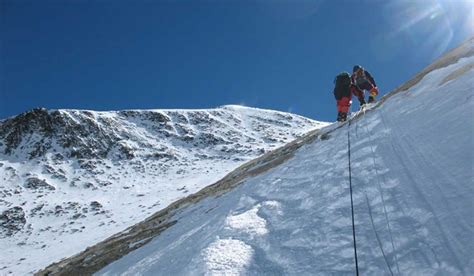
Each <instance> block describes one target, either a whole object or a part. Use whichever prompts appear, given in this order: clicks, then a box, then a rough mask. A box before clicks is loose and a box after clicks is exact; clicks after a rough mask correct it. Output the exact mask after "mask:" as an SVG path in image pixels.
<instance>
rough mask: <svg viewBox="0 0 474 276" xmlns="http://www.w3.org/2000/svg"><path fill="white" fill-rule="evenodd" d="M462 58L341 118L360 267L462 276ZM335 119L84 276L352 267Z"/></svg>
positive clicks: (467, 270)
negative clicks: (278, 159)
mask: <svg viewBox="0 0 474 276" xmlns="http://www.w3.org/2000/svg"><path fill="white" fill-rule="evenodd" d="M468 47H470V51H471V53H472V50H473V48H474V47H473V44H472V42H471V43H469V44H468ZM473 65H474V57H473V56H472V55H471V56H470V57H466V58H462V59H460V60H458V61H457V63H455V64H451V65H448V66H446V67H444V68H439V69H437V70H434V71H432V72H430V73H429V74H427V75H425V76H424V77H423V78H422V79H421V80H420V81H419V82H417V83H416V84H415V85H414V86H412V87H411V88H410V89H408V90H407V91H404V92H401V93H398V94H396V95H393V96H392V97H391V98H389V99H387V100H386V101H385V102H384V103H383V104H382V105H380V106H377V107H376V108H373V109H372V110H368V111H367V112H366V113H365V114H362V115H360V116H358V117H357V119H354V121H353V122H352V124H351V126H350V135H349V136H350V139H351V161H352V184H353V192H354V207H355V209H354V212H355V229H356V240H357V254H358V258H359V268H360V272H361V275H391V274H396V275H472V274H474V261H473V260H474V259H473V258H472V252H474V239H473V236H474V220H473V215H472V214H473V212H474V209H473V203H472V202H473V199H474V188H473V187H474V186H473V179H474V175H473V159H474V154H473V149H474V136H473V135H474V125H473V121H472V118H474V116H473V115H474V114H473V112H474V98H473V96H474V89H473V88H474V70H473ZM335 127H336V126H330V127H329V129H332V130H333V131H330V132H329V133H328V134H326V135H323V136H319V139H318V140H316V141H314V142H313V143H310V144H307V145H305V146H303V147H301V148H300V149H298V150H297V151H296V153H295V155H294V156H293V157H292V158H291V159H290V160H288V161H287V162H285V163H283V164H281V165H279V166H278V167H276V168H274V169H273V170H270V171H268V172H266V173H262V174H259V175H257V176H253V177H250V178H248V179H246V180H245V181H244V182H243V183H242V184H241V185H239V186H237V187H236V188H235V189H233V190H232V191H230V192H227V193H225V194H222V195H219V196H218V197H208V198H205V199H204V200H201V201H200V202H198V203H197V204H192V205H189V206H188V207H184V208H182V209H180V211H178V213H176V214H175V215H174V216H173V217H172V218H170V219H169V220H172V221H173V223H174V225H173V226H172V227H170V228H168V229H166V230H164V231H163V232H162V233H161V234H160V235H158V236H156V237H155V238H154V239H153V240H151V241H150V242H149V243H147V244H146V245H144V246H142V247H140V248H139V249H137V250H134V251H132V252H131V253H129V254H127V255H126V256H124V257H122V258H121V259H119V260H117V261H115V262H113V263H111V264H110V265H108V266H106V267H105V268H103V269H102V270H100V271H99V272H97V273H96V274H97V275H203V274H206V275H208V274H209V275H235V274H245V275H314V274H318V275H354V272H355V265H354V251H353V239H352V225H351V205H350V196H349V195H350V193H349V182H348V131H349V125H348V124H345V125H343V127H341V128H338V129H335ZM321 138H323V139H321Z"/></svg>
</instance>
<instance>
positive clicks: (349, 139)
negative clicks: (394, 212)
mask: <svg viewBox="0 0 474 276" xmlns="http://www.w3.org/2000/svg"><path fill="white" fill-rule="evenodd" d="M347 128H348V129H347V147H348V150H347V155H348V159H349V190H350V192H351V214H352V238H353V241H354V258H355V266H356V275H357V276H359V262H358V260H357V243H356V235H355V224H354V200H353V198H352V171H351V118H350V119H349V124H348V127H347Z"/></svg>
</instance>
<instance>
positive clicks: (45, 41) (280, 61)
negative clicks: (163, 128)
mask: <svg viewBox="0 0 474 276" xmlns="http://www.w3.org/2000/svg"><path fill="white" fill-rule="evenodd" d="M0 5H1V7H0V24H1V25H0V27H1V29H0V31H1V37H0V38H1V44H0V51H1V52H0V53H1V56H0V57H1V60H0V77H1V78H0V118H6V117H9V116H13V115H16V114H18V113H21V112H24V111H26V110H29V109H31V108H34V107H46V108H48V109H59V108H77V109H92V110H119V109H155V108H157V109H160V108H210V107H217V106H219V105H224V104H242V105H246V106H252V107H260V108H269V109H276V110H282V111H290V112H294V113H297V114H300V115H303V116H307V117H310V118H313V119H317V120H326V121H334V120H335V117H336V108H335V100H334V98H333V95H332V89H333V79H334V77H335V75H336V74H338V73H339V72H341V71H344V70H346V71H352V67H353V65H355V64H360V65H362V66H363V67H365V68H366V69H367V70H368V71H369V72H371V73H372V75H373V76H374V77H375V80H376V82H377V84H378V86H379V88H380V90H381V92H382V94H383V93H387V92H389V91H390V90H391V89H394V88H395V87H397V86H398V85H400V84H401V83H403V82H404V81H406V80H408V79H409V78H410V77H412V76H413V75H414V74H416V73H417V72H418V71H420V70H421V69H422V68H424V67H425V66H427V65H428V64H430V63H431V62H432V61H433V60H434V59H436V58H437V57H439V56H440V55H441V54H442V53H444V52H446V51H447V50H449V49H451V48H453V47H456V46H457V45H459V44H460V43H461V42H463V41H465V40H466V39H468V38H469V37H470V36H472V35H473V34H474V32H473V29H474V19H473V17H474V15H473V5H474V4H473V1H468V0H465V1H460V0H458V1H457V0H451V1H448V0H419V1H415V0H409V1H404V0H397V1H383V0H380V1H356V0H353V1H343V0H332V1H329V0H328V1H319V0H255V1H247V0H245V1H244V0H242V1H233V0H232V1H231V0H223V1H198V0H194V1H171V0H170V1H159V0H135V1H119V0H114V1H112V0H97V1H92V0H56V1H52V0H42V1H36V0H34V1H24V0H0ZM447 96H448V95H447Z"/></svg>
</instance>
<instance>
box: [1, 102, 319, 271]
mask: <svg viewBox="0 0 474 276" xmlns="http://www.w3.org/2000/svg"><path fill="white" fill-rule="evenodd" d="M325 125H327V123H322V122H316V121H313V120H310V119H307V118H304V117H301V116H297V115H294V114H289V113H285V112H278V111H271V110H263V109H255V108H249V107H242V106H235V105H229V106H223V107H220V108H216V109H206V110H125V111H117V112H94V111H81V110H51V111H47V110H36V111H32V112H29V113H25V114H22V115H20V116H18V117H16V118H9V119H7V120H4V121H2V122H0V138H3V139H0V194H1V199H0V248H2V254H0V275H5V274H14V275H23V274H29V273H33V272H34V271H37V270H38V269H41V268H44V267H45V266H47V265H49V264H51V263H52V262H57V261H59V260H61V259H62V258H65V257H69V256H71V255H73V254H77V253H79V252H80V251H82V250H84V249H85V248H86V247H88V246H92V245H94V244H95V243H97V242H100V241H102V240H104V239H105V238H107V237H109V236H111V235H113V234H115V233H117V232H120V231H122V230H124V229H126V228H127V227H129V226H131V225H134V224H136V223H137V222H139V221H142V220H143V219H145V218H146V217H148V216H149V215H150V214H153V213H155V212H157V211H159V210H161V209H163V208H165V207H167V206H168V205H169V204H170V203H172V202H174V201H176V200H178V199H180V198H183V197H185V196H187V195H189V194H192V193H194V192H196V191H198V190H200V189H202V188H203V187H205V186H207V185H210V184H212V183H214V182H215V181H217V180H219V179H221V178H222V177H223V176H224V175H226V174H227V173H229V172H230V171H232V170H233V169H235V168H236V167H238V166H239V165H241V164H243V163H245V162H246V161H248V160H251V159H254V158H256V157H258V156H260V155H262V154H263V153H265V152H267V151H269V150H272V149H274V148H277V147H279V146H281V145H284V144H286V143H287V142H290V141H291V140H294V139H295V138H297V137H299V136H301V135H303V134H304V133H306V132H307V131H309V130H312V129H315V128H320V127H322V126H325ZM2 135H3V137H2ZM19 138H21V139H19ZM236 242H238V241H236ZM224 243H225V242H224ZM216 246H217V247H219V246H221V245H220V244H216ZM243 248H244V249H242V252H244V253H242V254H243V255H242V258H244V259H245V258H247V259H249V258H250V257H249V256H250V255H248V254H249V252H250V251H248V250H246V247H243ZM213 252H214V251H212V250H209V254H208V257H209V258H214V257H213V256H214V255H213V254H214V253H213ZM245 254H247V255H245ZM216 269H218V268H216Z"/></svg>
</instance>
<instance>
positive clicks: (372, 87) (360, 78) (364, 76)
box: [351, 65, 379, 105]
mask: <svg viewBox="0 0 474 276" xmlns="http://www.w3.org/2000/svg"><path fill="white" fill-rule="evenodd" d="M351 78H352V84H353V85H354V86H355V88H356V89H357V90H358V93H357V94H359V95H361V97H358V98H359V101H360V103H361V105H364V104H365V99H364V90H367V91H369V99H368V101H367V102H368V103H372V102H374V101H375V97H376V96H377V95H378V94H379V89H378V88H377V84H376V83H375V80H374V78H373V77H372V75H371V74H370V73H369V72H368V71H367V70H365V69H364V68H363V67H362V66H360V65H356V66H354V68H353V70H352V77H351Z"/></svg>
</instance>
